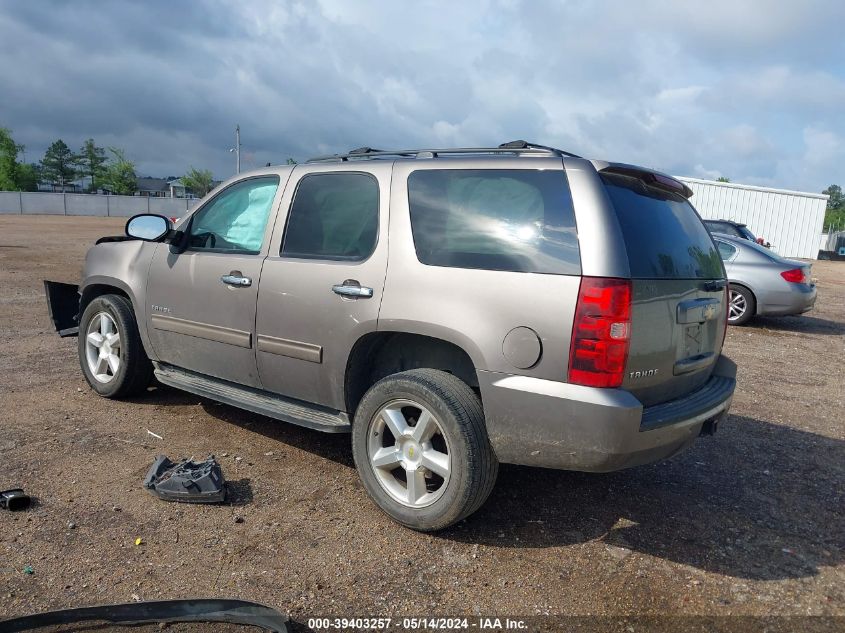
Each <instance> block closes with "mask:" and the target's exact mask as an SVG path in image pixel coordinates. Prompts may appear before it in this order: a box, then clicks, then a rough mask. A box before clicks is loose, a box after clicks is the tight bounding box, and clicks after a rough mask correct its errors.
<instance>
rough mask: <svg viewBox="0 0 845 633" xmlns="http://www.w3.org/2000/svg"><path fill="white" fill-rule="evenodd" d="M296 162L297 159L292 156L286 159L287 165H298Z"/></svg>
mask: <svg viewBox="0 0 845 633" xmlns="http://www.w3.org/2000/svg"><path fill="white" fill-rule="evenodd" d="M296 164H297V163H296V161H295V160H294V159H292V158H288V159H287V160H286V161H285V165H296Z"/></svg>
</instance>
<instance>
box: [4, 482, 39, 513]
mask: <svg viewBox="0 0 845 633" xmlns="http://www.w3.org/2000/svg"><path fill="white" fill-rule="evenodd" d="M30 501H32V500H31V499H30V498H29V495H28V494H26V493H25V492H24V491H23V490H22V489H21V488H13V489H12V490H4V491H3V492H0V510H11V511H12V512H15V511H17V510H26V509H27V508H28V507H29V504H30Z"/></svg>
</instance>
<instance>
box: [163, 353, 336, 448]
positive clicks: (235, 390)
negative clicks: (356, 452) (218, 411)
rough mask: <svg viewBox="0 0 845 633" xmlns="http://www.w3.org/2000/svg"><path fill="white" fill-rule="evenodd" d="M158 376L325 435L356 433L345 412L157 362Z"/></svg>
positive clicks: (199, 394) (193, 392) (190, 389)
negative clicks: (352, 431) (353, 431)
mask: <svg viewBox="0 0 845 633" xmlns="http://www.w3.org/2000/svg"><path fill="white" fill-rule="evenodd" d="M155 377H156V378H157V379H158V381H159V382H161V383H163V384H165V385H167V386H169V387H175V388H176V389H182V390H183V391H188V392H190V393H192V394H194V395H197V396H202V397H203V398H208V399H210V400H216V401H217V402H222V403H224V404H229V405H232V406H233V407H238V408H240V409H246V410H247V411H252V412H253V413H258V414H260V415H266V416H267V417H269V418H275V419H276V420H282V421H283V422H290V423H291V424H298V425H299V426H305V427H308V428H309V429H315V430H317V431H323V432H324V433H348V432H349V431H351V430H352V425H351V424H350V423H349V416H348V415H346V413H343V412H342V411H335V410H333V409H329V408H326V407H321V406H318V405H313V404H310V403H307V402H303V401H301V400H294V399H292V398H285V397H284V396H280V395H277V394H274V393H270V392H268V391H262V390H260V389H253V388H252V387H245V386H243V385H238V384H235V383H232V382H228V381H226V380H221V379H220V378H212V377H211V376H205V375H203V374H198V373H196V372H193V371H188V370H187V369H180V368H178V367H173V366H171V365H164V364H162V363H155Z"/></svg>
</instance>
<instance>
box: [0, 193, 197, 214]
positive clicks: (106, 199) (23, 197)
mask: <svg viewBox="0 0 845 633" xmlns="http://www.w3.org/2000/svg"><path fill="white" fill-rule="evenodd" d="M198 202H199V200H196V199H189V198H152V197H147V196H103V195H97V194H85V193H47V192H42V191H38V192H35V191H0V215H93V216H101V217H108V216H114V217H120V218H127V217H130V216H133V215H136V214H138V213H160V214H162V215H166V216H169V217H176V218H180V217H182V216H183V215H185V212H186V211H187V210H188V209H190V208H191V207H193V206H194V205H195V204H197V203H198Z"/></svg>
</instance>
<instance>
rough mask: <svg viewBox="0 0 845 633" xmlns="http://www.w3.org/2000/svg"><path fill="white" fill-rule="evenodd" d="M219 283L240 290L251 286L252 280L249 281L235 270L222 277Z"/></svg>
mask: <svg viewBox="0 0 845 633" xmlns="http://www.w3.org/2000/svg"><path fill="white" fill-rule="evenodd" d="M220 281H222V282H223V283H224V284H226V285H228V286H237V287H240V288H246V287H247V286H251V285H252V279H250V278H249V277H244V276H243V275H241V273H240V272H238V271H237V270H233V271H232V272H230V273H229V274H228V275H223V276H222V277H221V278H220Z"/></svg>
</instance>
